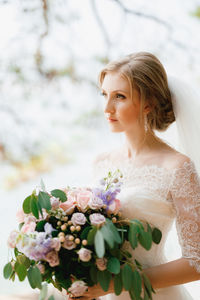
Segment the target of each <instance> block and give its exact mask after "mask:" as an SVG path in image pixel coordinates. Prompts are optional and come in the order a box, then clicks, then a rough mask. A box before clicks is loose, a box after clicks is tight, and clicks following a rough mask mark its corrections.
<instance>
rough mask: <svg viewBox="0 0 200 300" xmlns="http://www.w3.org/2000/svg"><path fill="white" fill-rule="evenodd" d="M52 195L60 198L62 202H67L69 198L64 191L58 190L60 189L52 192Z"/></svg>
mask: <svg viewBox="0 0 200 300" xmlns="http://www.w3.org/2000/svg"><path fill="white" fill-rule="evenodd" d="M51 195H52V196H54V197H56V198H59V199H60V201H61V202H65V201H67V196H66V194H65V192H63V191H62V190H58V189H56V190H52V191H51Z"/></svg>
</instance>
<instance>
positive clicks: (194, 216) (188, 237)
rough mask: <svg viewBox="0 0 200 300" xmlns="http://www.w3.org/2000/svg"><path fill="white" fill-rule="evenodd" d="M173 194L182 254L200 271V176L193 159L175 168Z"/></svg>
mask: <svg viewBox="0 0 200 300" xmlns="http://www.w3.org/2000/svg"><path fill="white" fill-rule="evenodd" d="M171 194H172V200H173V204H174V206H175V209H176V215H177V218H176V228H177V233H178V238H179V242H180V245H181V249H182V256H183V257H184V258H187V259H188V260H189V263H190V265H191V266H193V267H195V269H196V270H197V272H200V178H199V176H198V174H197V171H196V169H195V166H194V163H193V162H192V161H191V160H189V159H187V160H186V161H184V163H183V164H182V166H181V167H180V168H177V169H176V170H175V173H174V180H173V184H172V187H171Z"/></svg>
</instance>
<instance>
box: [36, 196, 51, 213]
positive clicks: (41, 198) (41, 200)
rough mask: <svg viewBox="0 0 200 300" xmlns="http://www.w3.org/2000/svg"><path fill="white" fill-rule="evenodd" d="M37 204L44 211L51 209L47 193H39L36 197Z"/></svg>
mask: <svg viewBox="0 0 200 300" xmlns="http://www.w3.org/2000/svg"><path fill="white" fill-rule="evenodd" d="M38 202H39V204H40V206H41V207H42V208H45V209H46V210H50V209H51V202H50V196H49V195H48V194H47V193H45V192H41V191H40V192H39V195H38Z"/></svg>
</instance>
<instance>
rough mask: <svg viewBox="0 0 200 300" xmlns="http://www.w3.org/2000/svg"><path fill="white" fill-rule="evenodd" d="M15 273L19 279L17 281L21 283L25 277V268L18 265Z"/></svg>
mask: <svg viewBox="0 0 200 300" xmlns="http://www.w3.org/2000/svg"><path fill="white" fill-rule="evenodd" d="M16 273H17V275H18V277H19V281H23V280H24V279H25V278H26V275H27V270H26V267H25V266H24V265H20V264H18V265H17V267H16Z"/></svg>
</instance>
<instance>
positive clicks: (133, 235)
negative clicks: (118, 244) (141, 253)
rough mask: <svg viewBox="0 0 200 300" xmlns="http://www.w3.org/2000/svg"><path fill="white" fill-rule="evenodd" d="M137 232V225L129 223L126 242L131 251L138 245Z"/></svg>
mask: <svg viewBox="0 0 200 300" xmlns="http://www.w3.org/2000/svg"><path fill="white" fill-rule="evenodd" d="M138 231H139V230H138V225H137V224H132V223H130V225H129V231H128V240H129V242H130V244H131V247H132V248H133V249H135V248H136V247H137V245H138Z"/></svg>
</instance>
